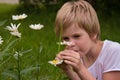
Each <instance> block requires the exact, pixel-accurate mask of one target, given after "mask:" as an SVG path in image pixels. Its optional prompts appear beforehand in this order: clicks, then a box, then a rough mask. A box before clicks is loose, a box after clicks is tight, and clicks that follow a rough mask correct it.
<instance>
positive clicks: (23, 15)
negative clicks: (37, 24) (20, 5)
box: [12, 13, 27, 20]
mask: <svg viewBox="0 0 120 80" xmlns="http://www.w3.org/2000/svg"><path fill="white" fill-rule="evenodd" d="M26 17H27V15H26V14H24V13H23V14H21V15H12V19H13V20H20V19H25V18H26Z"/></svg>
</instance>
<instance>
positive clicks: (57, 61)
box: [48, 59, 63, 66]
mask: <svg viewBox="0 0 120 80" xmlns="http://www.w3.org/2000/svg"><path fill="white" fill-rule="evenodd" d="M62 62H63V60H58V59H54V60H52V61H48V63H50V64H52V65H54V66H56V65H59V64H62Z"/></svg>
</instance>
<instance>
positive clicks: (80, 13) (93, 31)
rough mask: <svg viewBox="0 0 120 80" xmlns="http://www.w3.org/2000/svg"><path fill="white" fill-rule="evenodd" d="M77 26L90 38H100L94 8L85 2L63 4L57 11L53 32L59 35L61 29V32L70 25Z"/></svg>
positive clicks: (80, 0) (81, 0)
mask: <svg viewBox="0 0 120 80" xmlns="http://www.w3.org/2000/svg"><path fill="white" fill-rule="evenodd" d="M72 24H77V25H78V26H79V27H80V28H82V29H84V30H85V31H86V32H87V33H88V35H89V36H90V37H91V36H93V35H97V39H99V36H100V25H99V21H98V17H97V14H96V12H95V10H94V8H93V7H92V6H91V5H90V4H89V3H88V2H86V1H84V0H79V1H71V2H67V3H65V4H64V5H63V6H62V7H61V9H60V10H59V11H58V13H57V16H56V21H55V32H56V34H57V35H60V31H61V29H63V31H64V30H65V29H67V28H68V27H69V26H70V25H72Z"/></svg>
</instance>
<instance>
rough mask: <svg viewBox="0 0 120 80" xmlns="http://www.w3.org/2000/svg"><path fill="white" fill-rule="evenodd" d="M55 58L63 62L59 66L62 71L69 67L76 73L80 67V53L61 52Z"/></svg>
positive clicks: (71, 51)
mask: <svg viewBox="0 0 120 80" xmlns="http://www.w3.org/2000/svg"><path fill="white" fill-rule="evenodd" d="M56 58H58V59H60V60H64V64H61V65H60V67H61V68H62V69H63V70H67V69H68V67H69V66H71V67H72V68H73V69H74V70H75V71H78V70H79V69H80V67H81V65H82V63H81V58H80V53H78V52H75V51H73V50H64V51H61V52H60V53H58V55H57V57H56ZM68 65H69V66H68Z"/></svg>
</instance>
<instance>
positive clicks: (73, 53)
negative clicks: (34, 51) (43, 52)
mask: <svg viewBox="0 0 120 80" xmlns="http://www.w3.org/2000/svg"><path fill="white" fill-rule="evenodd" d="M55 31H56V34H57V35H58V36H60V37H61V38H62V40H63V41H67V42H71V43H72V44H71V45H67V46H66V48H65V50H63V51H61V52H59V53H58V54H57V56H56V59H59V60H63V63H62V64H60V65H58V67H60V68H61V69H62V70H63V71H64V72H65V73H66V75H67V76H68V77H69V79H71V80H120V44H119V43H117V42H113V41H110V40H105V41H101V40H100V25H99V21H98V18H97V14H96V12H95V10H94V9H93V7H92V6H91V5H90V4H89V3H88V2H86V1H84V0H79V1H71V2H67V3H65V4H64V5H63V6H62V7H61V9H60V10H59V11H58V13H57V16H56V21H55Z"/></svg>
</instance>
